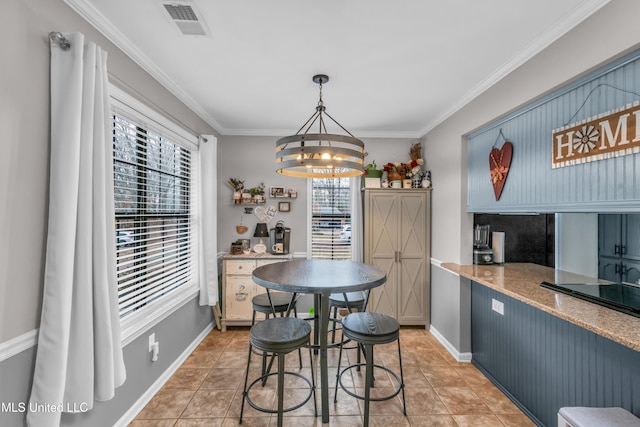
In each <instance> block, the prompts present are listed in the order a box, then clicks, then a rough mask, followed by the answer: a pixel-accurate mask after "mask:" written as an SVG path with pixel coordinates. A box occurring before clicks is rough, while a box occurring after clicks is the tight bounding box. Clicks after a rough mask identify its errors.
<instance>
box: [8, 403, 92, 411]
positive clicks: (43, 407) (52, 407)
mask: <svg viewBox="0 0 640 427" xmlns="http://www.w3.org/2000/svg"><path fill="white" fill-rule="evenodd" d="M89 409H90V408H89V404H88V403H86V402H67V403H57V404H55V403H47V402H45V403H38V402H0V412H11V413H24V412H72V413H79V412H87V411H88V410H89Z"/></svg>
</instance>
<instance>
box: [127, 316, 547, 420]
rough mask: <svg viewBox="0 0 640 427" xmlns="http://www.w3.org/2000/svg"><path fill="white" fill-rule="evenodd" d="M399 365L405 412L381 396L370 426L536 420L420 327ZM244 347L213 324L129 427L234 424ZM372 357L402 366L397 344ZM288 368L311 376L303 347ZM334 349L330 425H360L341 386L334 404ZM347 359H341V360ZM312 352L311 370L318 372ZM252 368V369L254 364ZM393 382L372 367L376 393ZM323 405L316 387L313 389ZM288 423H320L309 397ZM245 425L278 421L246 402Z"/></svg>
mask: <svg viewBox="0 0 640 427" xmlns="http://www.w3.org/2000/svg"><path fill="white" fill-rule="evenodd" d="M400 340H401V345H402V366H403V369H404V378H405V391H406V403H407V416H406V417H405V416H404V415H403V414H402V401H401V400H400V396H401V395H398V396H397V397H395V398H393V399H392V400H389V401H384V402H372V403H371V409H370V411H371V412H370V418H369V421H370V425H371V426H373V427H376V426H385V427H395V426H414V427H419V426H420V427H422V426H460V427H462V426H473V427H481V426H490V427H499V426H533V425H534V424H533V423H532V422H531V421H530V420H529V418H527V416H526V415H524V414H523V413H522V412H521V411H520V410H519V409H518V408H517V407H516V406H515V405H514V404H513V403H512V402H511V401H510V400H509V399H508V398H507V397H506V396H505V395H504V394H503V393H502V392H501V391H500V390H498V389H497V388H496V387H495V386H494V385H493V384H492V383H491V382H490V381H489V380H488V379H487V378H486V377H485V376H484V375H483V374H482V373H480V371H478V369H477V368H475V367H474V366H473V365H471V364H470V363H458V362H456V361H455V360H454V359H453V358H452V357H451V355H450V354H449V353H448V352H447V351H446V350H445V349H444V347H442V345H441V344H440V343H439V342H438V341H437V340H436V339H435V338H434V337H433V336H432V335H431V334H430V333H429V332H428V331H426V330H425V329H422V328H405V327H403V328H402V329H401V331H400ZM248 349H249V328H231V329H229V330H227V331H226V332H224V333H221V332H220V331H217V330H214V331H212V332H211V333H210V334H209V335H208V336H207V338H205V339H204V340H203V341H202V342H201V343H200V345H199V346H198V347H197V348H196V350H195V351H194V352H193V353H192V354H191V355H190V356H189V358H188V359H187V360H186V361H185V362H184V364H183V365H182V366H181V367H180V368H179V369H178V370H177V371H176V373H175V374H174V375H173V376H172V377H171V378H170V379H169V381H167V383H166V384H165V385H164V386H163V387H162V389H161V390H160V391H159V392H158V393H157V394H156V395H155V396H154V397H153V399H152V400H151V401H150V402H149V403H148V404H147V406H146V407H145V408H144V409H143V410H142V411H141V412H140V413H139V414H138V416H137V417H136V419H135V420H134V421H133V422H132V423H131V424H130V426H131V427H147V426H154V427H164V426H167V427H168V426H175V427H191V426H193V427H195V426H222V427H228V426H237V425H239V424H238V421H239V415H240V404H241V401H242V387H243V380H244V370H245V367H246V360H247V356H248ZM345 354H346V356H347V358H348V359H349V362H350V363H355V350H348V351H345ZM375 356H376V362H377V363H381V364H383V365H384V366H386V367H388V368H389V369H391V370H392V371H394V372H399V370H398V368H399V363H398V356H397V344H396V343H391V344H387V345H384V346H376V347H375ZM286 360H287V361H286V364H287V370H292V371H295V372H300V373H302V374H303V375H305V376H307V377H309V376H310V373H311V370H310V363H311V362H310V361H309V354H308V351H307V350H305V351H304V352H303V368H302V369H300V367H299V361H298V355H297V353H296V352H294V353H290V354H289V355H287V359H286ZM337 362H338V350H337V349H330V350H329V380H330V382H331V386H330V393H329V399H330V402H331V408H330V413H331V417H330V423H329V426H362V413H363V405H362V402H361V401H359V400H357V399H355V398H353V397H351V396H349V395H348V394H346V393H345V392H344V391H343V390H341V389H339V390H338V399H337V403H333V396H334V392H333V387H334V386H333V385H334V384H335V383H334V381H335V376H336V373H337V365H338V363H337ZM344 363H345V360H343V366H344ZM317 364H318V360H317V356H314V371H315V374H316V376H318V370H317V369H316V366H317ZM251 367H252V369H251V371H252V372H250V376H251V377H253V378H256V377H257V376H258V375H259V372H260V358H259V356H256V355H253V356H252V359H251ZM254 368H255V369H254ZM350 372H351V375H350V376H349V377H347V379H346V380H345V384H347V387H349V386H355V388H356V391H357V392H359V393H360V394H362V393H361V392H362V389H361V388H360V387H362V386H363V384H364V381H363V374H364V369H363V370H362V371H360V372H358V371H356V370H351V371H350ZM285 384H286V385H285V387H286V389H285V406H287V404H291V403H293V402H296V403H297V402H300V401H301V400H302V399H303V398H304V396H305V395H306V393H305V391H303V390H302V389H303V388H304V387H306V384H304V383H303V382H301V381H300V380H295V378H294V377H291V378H287V381H286V383H285ZM275 386H276V379H275V378H272V379H270V380H269V382H268V383H267V385H266V386H265V387H264V388H262V387H260V386H257V387H255V388H254V389H253V390H252V391H251V396H252V399H253V400H254V401H255V402H256V403H258V404H261V405H273V404H274V403H275ZM392 386H393V383H392V382H391V379H390V378H389V377H388V376H387V374H386V373H383V372H381V371H378V372H377V373H376V387H375V389H374V390H375V393H388V392H389V391H390V390H391V387H392ZM317 402H318V412H319V411H320V394H319V393H318V396H317ZM285 417H286V418H285V425H287V426H296V427H305V426H317V427H321V426H323V424H322V422H321V419H320V418H319V417H317V418H316V417H314V416H313V404H312V402H311V401H309V402H308V403H307V404H306V405H304V406H302V407H301V408H299V409H297V410H295V411H293V412H289V413H286V414H285ZM242 425H243V426H247V427H267V426H275V425H276V415H271V414H266V413H262V412H258V411H256V410H254V409H253V408H251V407H249V406H248V405H245V412H244V416H243V423H242Z"/></svg>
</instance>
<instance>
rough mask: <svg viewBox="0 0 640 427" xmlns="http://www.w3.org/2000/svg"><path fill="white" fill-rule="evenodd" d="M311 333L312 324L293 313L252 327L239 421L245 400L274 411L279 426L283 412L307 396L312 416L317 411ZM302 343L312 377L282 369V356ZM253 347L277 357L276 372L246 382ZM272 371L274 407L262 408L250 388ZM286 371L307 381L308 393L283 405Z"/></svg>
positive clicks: (258, 408) (252, 404) (296, 348)
mask: <svg viewBox="0 0 640 427" xmlns="http://www.w3.org/2000/svg"><path fill="white" fill-rule="evenodd" d="M310 336H311V327H310V326H309V324H308V323H306V322H305V321H304V320H302V319H298V318H294V317H275V318H272V319H267V320H265V321H263V322H259V323H258V324H256V325H255V326H253V327H252V328H251V338H250V342H249V354H248V359H247V368H246V370H245V377H244V386H243V391H242V404H241V406H240V421H239V423H240V424H242V417H243V415H244V404H245V401H246V403H248V404H249V406H251V407H252V408H254V409H256V410H258V411H261V412H267V413H276V414H277V415H278V427H281V426H282V422H283V414H284V413H285V412H288V411H293V410H295V409H298V408H300V407H301V406H303V405H304V404H306V403H307V402H308V401H309V399H311V398H313V408H314V414H315V416H317V415H318V407H317V403H316V390H315V388H316V385H315V374H314V371H313V356H312V354H311V348H310V347H309V339H310ZM302 347H308V350H309V360H310V362H311V364H310V369H311V380H309V379H308V378H306V377H304V376H303V375H302V374H300V373H297V372H289V371H285V363H284V362H285V356H286V355H287V354H288V353H290V352H292V351H295V350H299V349H300V348H302ZM254 348H255V349H257V350H259V351H262V352H267V353H272V354H273V355H274V357H276V358H277V359H278V364H277V366H278V372H275V373H271V372H266V373H265V372H263V373H262V375H261V376H260V377H258V378H257V379H255V380H254V381H253V382H251V384H249V370H250V366H251V355H252V353H253V351H254ZM272 375H277V379H278V385H277V402H278V408H277V409H275V410H274V409H270V408H263V407H260V406H258V405H257V404H256V403H254V402H253V401H252V400H251V397H250V396H249V392H250V391H251V389H252V388H253V387H254V386H255V385H256V384H258V383H264V382H265V381H266V378H267V377H269V376H272ZM285 375H293V376H296V377H298V378H301V379H303V380H304V381H305V382H306V383H307V384H308V385H309V394H308V395H307V396H306V397H305V398H304V399H303V400H302V402H300V403H298V404H297V405H295V406H291V407H288V408H285V407H284V378H285Z"/></svg>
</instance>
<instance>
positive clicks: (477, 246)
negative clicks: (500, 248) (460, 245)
mask: <svg viewBox="0 0 640 427" xmlns="http://www.w3.org/2000/svg"><path fill="white" fill-rule="evenodd" d="M473 263H474V264H478V265H487V264H493V250H492V249H491V247H490V246H489V226H488V225H476V228H475V230H474V231H473Z"/></svg>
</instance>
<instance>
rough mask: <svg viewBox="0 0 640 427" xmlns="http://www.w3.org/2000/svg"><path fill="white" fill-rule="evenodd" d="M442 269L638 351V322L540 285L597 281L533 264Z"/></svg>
mask: <svg viewBox="0 0 640 427" xmlns="http://www.w3.org/2000/svg"><path fill="white" fill-rule="evenodd" d="M442 267H443V268H446V269H447V270H449V271H452V272H454V273H457V274H459V275H460V276H462V277H466V278H468V279H471V280H473V281H475V282H478V283H481V284H483V285H485V286H488V287H490V288H492V289H495V290H496V291H498V292H501V293H503V294H505V295H508V296H510V297H512V298H515V299H517V300H519V301H522V302H524V303H526V304H529V305H531V306H533V307H536V308H539V309H540V310H543V311H546V312H547V313H549V314H552V315H554V316H556V317H559V318H562V319H565V320H567V321H568V322H571V323H573V324H575V325H578V326H580V327H583V328H585V329H587V330H589V331H592V332H594V333H596V334H598V335H602V336H604V337H606V338H609V339H610V340H612V341H615V342H618V343H620V344H622V345H624V346H627V347H629V348H632V349H634V350H636V351H640V318H638V317H635V316H631V315H628V314H624V313H620V312H618V311H615V310H612V309H609V308H606V307H602V306H600V305H597V304H594V303H590V302H587V301H583V300H581V299H578V298H575V297H572V296H569V295H565V294H562V293H558V292H554V291H553V290H551V289H547V288H543V287H542V286H540V282H543V281H545V282H550V283H594V282H598V281H599V280H597V279H594V278H593V277H587V276H582V275H579V274H574V273H569V272H566V271H561V270H554V269H553V268H550V267H544V266H541V265H536V264H524V263H522V264H520V263H509V264H504V265H459V264H453V263H442Z"/></svg>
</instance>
